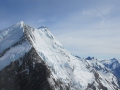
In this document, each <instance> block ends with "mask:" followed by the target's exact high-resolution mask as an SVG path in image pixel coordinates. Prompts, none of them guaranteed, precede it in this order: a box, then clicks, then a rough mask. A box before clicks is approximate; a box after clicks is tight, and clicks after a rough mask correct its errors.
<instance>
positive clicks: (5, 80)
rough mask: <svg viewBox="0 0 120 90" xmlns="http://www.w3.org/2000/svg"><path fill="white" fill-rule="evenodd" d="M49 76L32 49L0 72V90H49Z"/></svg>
mask: <svg viewBox="0 0 120 90" xmlns="http://www.w3.org/2000/svg"><path fill="white" fill-rule="evenodd" d="M38 62H41V63H38ZM49 75H50V74H49V70H48V69H47V67H46V66H45V64H44V63H43V62H42V61H41V58H40V57H38V55H37V53H36V51H35V50H34V49H33V48H32V49H31V50H30V51H29V52H28V53H26V54H25V55H24V56H23V57H21V58H19V59H18V60H16V61H15V62H11V63H10V65H8V66H6V67H5V68H4V69H2V70H1V71H0V90H51V89H50V86H49V83H48V81H47V77H48V76H49Z"/></svg>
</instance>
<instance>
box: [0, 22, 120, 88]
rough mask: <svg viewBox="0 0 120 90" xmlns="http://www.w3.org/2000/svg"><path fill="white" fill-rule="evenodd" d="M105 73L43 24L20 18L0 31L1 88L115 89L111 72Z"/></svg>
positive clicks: (115, 81)
mask: <svg viewBox="0 0 120 90" xmlns="http://www.w3.org/2000/svg"><path fill="white" fill-rule="evenodd" d="M104 75H107V74H101V73H100V72H99V71H97V70H95V69H94V68H93V67H92V64H91V63H90V62H88V61H86V60H85V59H81V58H78V57H75V56H73V55H72V54H71V53H70V52H68V51H67V50H66V49H65V48H64V47H63V46H62V44H61V43H60V42H59V41H58V40H57V39H56V38H55V37H54V36H53V35H52V34H51V32H50V31H49V30H48V28H46V27H40V28H38V29H34V28H33V27H30V26H28V25H26V24H25V23H24V22H19V23H17V24H15V25H13V26H11V27H9V28H6V29H4V30H2V31H0V90H118V89H119V88H118V87H119V86H118V84H117V80H116V78H115V77H114V75H112V74H108V75H111V77H112V80H111V78H106V77H107V76H104ZM109 79H110V80H109ZM112 82H114V83H112Z"/></svg>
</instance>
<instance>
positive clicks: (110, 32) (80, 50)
mask: <svg viewBox="0 0 120 90" xmlns="http://www.w3.org/2000/svg"><path fill="white" fill-rule="evenodd" d="M19 21H24V22H25V23H27V24H28V25H30V26H33V27H35V28H38V27H40V26H42V25H45V26H46V27H48V28H49V29H50V31H51V32H52V33H53V35H54V36H55V37H56V38H57V39H58V40H59V41H60V42H61V43H62V44H63V45H64V47H65V48H66V49H67V50H69V51H70V52H71V53H72V54H74V55H79V56H80V57H87V56H95V57H97V58H106V59H110V58H113V57H116V58H119V59H120V0H0V30H1V29H4V28H6V27H9V26H11V25H12V24H15V23H17V22H19Z"/></svg>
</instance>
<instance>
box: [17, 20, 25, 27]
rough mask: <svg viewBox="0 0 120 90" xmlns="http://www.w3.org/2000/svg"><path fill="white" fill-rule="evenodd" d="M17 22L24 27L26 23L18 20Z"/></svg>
mask: <svg viewBox="0 0 120 90" xmlns="http://www.w3.org/2000/svg"><path fill="white" fill-rule="evenodd" d="M17 24H19V25H20V26H21V27H23V25H24V24H25V23H24V22H23V21H20V22H18V23H17Z"/></svg>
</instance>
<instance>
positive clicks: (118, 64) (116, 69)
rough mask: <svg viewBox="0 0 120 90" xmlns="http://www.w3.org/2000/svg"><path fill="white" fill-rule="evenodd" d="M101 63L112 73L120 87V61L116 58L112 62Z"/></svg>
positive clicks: (103, 61) (104, 61)
mask: <svg viewBox="0 0 120 90" xmlns="http://www.w3.org/2000/svg"><path fill="white" fill-rule="evenodd" d="M100 62H101V63H102V64H103V65H105V67H107V68H109V69H110V70H111V71H112V73H113V74H114V75H115V76H116V77H117V79H118V80H119V85H120V61H119V60H118V59H116V58H113V59H110V60H101V61H100Z"/></svg>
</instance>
